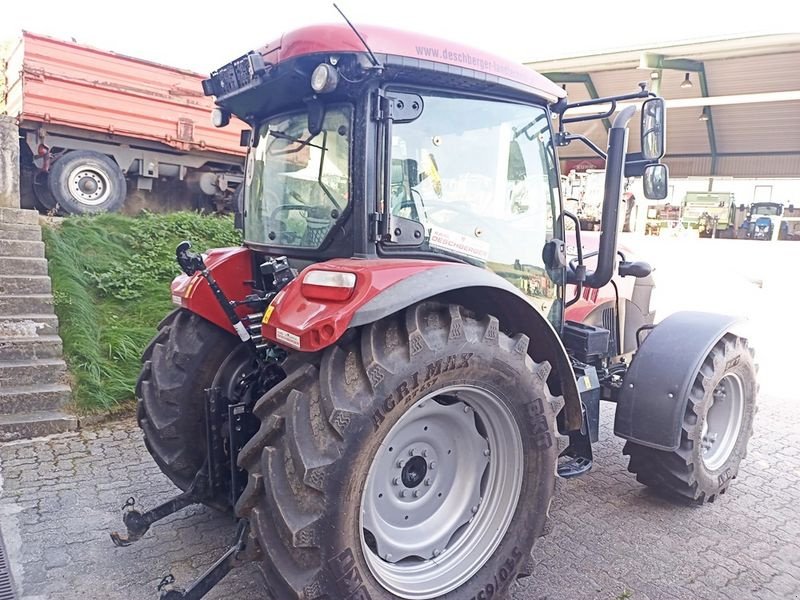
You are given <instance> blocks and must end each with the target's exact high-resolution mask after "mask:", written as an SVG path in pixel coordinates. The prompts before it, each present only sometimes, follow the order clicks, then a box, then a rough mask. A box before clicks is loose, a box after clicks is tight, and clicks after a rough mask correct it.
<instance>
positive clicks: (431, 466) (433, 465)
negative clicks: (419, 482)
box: [428, 461, 436, 469]
mask: <svg viewBox="0 0 800 600" xmlns="http://www.w3.org/2000/svg"><path fill="white" fill-rule="evenodd" d="M428 467H429V468H430V469H435V468H436V461H433V462H432V463H431V464H430V465H428Z"/></svg>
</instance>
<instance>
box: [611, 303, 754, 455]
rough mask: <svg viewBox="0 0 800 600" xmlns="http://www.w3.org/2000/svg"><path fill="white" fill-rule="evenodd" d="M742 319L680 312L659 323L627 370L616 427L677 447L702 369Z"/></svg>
mask: <svg viewBox="0 0 800 600" xmlns="http://www.w3.org/2000/svg"><path fill="white" fill-rule="evenodd" d="M741 322H742V320H741V319H739V318H737V317H730V316H726V315H718V314H713V313H703V312H678V313H674V314H672V315H670V316H669V317H667V318H666V319H664V320H663V321H662V322H661V323H659V324H658V326H656V327H655V328H654V329H653V330H652V331H651V332H650V333H649V334H648V336H647V337H646V338H645V340H644V342H643V343H642V345H641V347H640V348H639V350H638V351H637V352H636V355H635V356H634V357H633V361H632V362H631V366H630V368H629V369H628V372H627V373H626V374H625V379H624V380H623V383H622V391H621V392H620V394H619V399H618V401H617V414H616V417H615V421H614V433H615V434H616V435H617V436H619V437H621V438H623V439H626V440H629V441H631V442H634V443H636V444H640V445H642V446H647V447H649V448H656V449H657V450H664V451H667V452H673V451H675V450H677V449H678V446H679V444H680V438H681V426H682V424H683V416H684V413H685V412H686V405H687V403H688V402H689V393H690V391H691V386H692V384H693V382H694V380H695V378H696V377H697V373H698V372H699V370H700V367H701V366H702V365H703V361H704V360H705V358H706V356H708V353H709V352H710V351H711V349H712V348H713V347H714V345H715V344H716V343H717V342H718V341H719V340H721V339H722V336H724V335H725V334H726V333H728V332H729V331H731V329H732V328H733V327H734V326H736V325H738V324H739V323H741Z"/></svg>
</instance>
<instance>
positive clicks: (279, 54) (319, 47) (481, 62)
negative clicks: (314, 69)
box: [260, 24, 566, 102]
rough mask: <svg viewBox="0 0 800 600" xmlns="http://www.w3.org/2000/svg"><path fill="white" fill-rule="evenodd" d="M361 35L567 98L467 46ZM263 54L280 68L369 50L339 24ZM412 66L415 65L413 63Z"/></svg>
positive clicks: (366, 29) (382, 30)
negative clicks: (291, 62)
mask: <svg viewBox="0 0 800 600" xmlns="http://www.w3.org/2000/svg"><path fill="white" fill-rule="evenodd" d="M358 31H359V33H361V35H362V36H363V37H364V39H365V40H366V42H367V44H368V45H369V47H370V49H371V50H372V51H373V52H374V53H375V54H389V55H394V56H402V57H406V58H412V59H417V60H424V61H431V62H437V63H443V64H448V65H451V66H454V67H463V68H467V69H472V70H474V71H479V72H482V73H488V74H490V75H494V76H497V77H502V78H504V79H506V80H508V81H510V82H513V83H514V84H516V87H520V88H522V89H524V90H526V91H528V92H532V93H534V94H536V95H537V96H541V97H544V98H546V99H547V100H549V101H551V102H553V101H556V100H558V99H559V98H563V97H564V96H566V92H565V91H564V90H563V89H562V88H561V87H560V86H558V85H556V84H554V83H553V82H551V81H550V80H549V79H547V78H546V77H545V76H544V75H540V74H539V73H537V72H536V71H534V70H533V69H530V68H528V67H525V66H523V65H521V64H519V63H516V62H514V61H511V60H508V59H507V58H502V57H500V56H496V55H494V54H490V53H488V52H484V51H483V50H478V49H476V48H471V47H469V46H466V45H464V44H460V43H457V42H451V41H448V40H443V39H440V38H435V37H430V36H426V35H420V34H417V33H410V32H405V31H399V30H397V29H390V28H388V27H377V26H372V25H364V26H360V25H359V26H358ZM260 52H261V54H262V55H263V57H264V60H265V61H267V62H268V63H273V64H276V63H279V62H281V61H285V60H288V59H290V58H294V57H297V56H303V55H307V54H319V53H324V54H336V53H344V52H358V53H363V52H366V50H365V48H364V44H362V43H361V41H360V40H359V39H358V37H357V36H356V35H355V33H353V31H352V30H351V29H350V28H349V27H348V26H347V25H345V24H335V25H314V26H310V27H303V28H302V29H297V30H295V31H291V32H289V33H286V34H284V35H283V36H282V37H281V38H280V39H278V40H275V41H273V42H271V43H269V44H267V45H266V46H264V47H263V48H261V49H260ZM411 66H414V65H413V64H409V67H411Z"/></svg>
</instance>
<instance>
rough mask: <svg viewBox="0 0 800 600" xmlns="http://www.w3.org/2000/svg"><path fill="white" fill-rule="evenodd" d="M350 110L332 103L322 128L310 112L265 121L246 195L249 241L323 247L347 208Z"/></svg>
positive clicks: (251, 160)
mask: <svg viewBox="0 0 800 600" xmlns="http://www.w3.org/2000/svg"><path fill="white" fill-rule="evenodd" d="M350 128H351V124H350V110H349V108H347V107H333V108H328V110H327V111H326V114H325V118H324V120H323V123H322V128H321V131H320V132H319V133H317V134H316V135H312V134H311V133H310V132H309V130H308V114H307V113H296V114H291V115H283V116H280V117H276V118H274V119H270V120H268V121H267V122H265V123H263V124H262V125H261V126H260V128H259V130H258V133H257V140H256V146H255V148H254V149H253V150H252V151H251V152H250V158H249V164H248V167H247V187H246V194H245V205H246V213H245V236H246V239H247V240H248V241H249V242H255V243H262V244H269V245H278V246H295V247H303V248H318V247H319V246H320V245H322V243H323V242H324V240H325V238H326V236H327V235H328V232H329V231H330V230H331V228H332V227H333V225H334V223H335V222H336V221H337V220H338V219H339V217H340V216H341V215H342V212H343V211H344V209H345V208H346V207H347V202H348V197H349V186H348V183H349V173H350V134H351V131H350Z"/></svg>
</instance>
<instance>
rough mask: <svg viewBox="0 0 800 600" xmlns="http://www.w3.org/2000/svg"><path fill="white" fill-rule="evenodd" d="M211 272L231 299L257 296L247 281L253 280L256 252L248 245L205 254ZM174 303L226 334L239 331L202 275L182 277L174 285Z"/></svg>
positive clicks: (243, 310) (239, 309) (241, 309)
mask: <svg viewBox="0 0 800 600" xmlns="http://www.w3.org/2000/svg"><path fill="white" fill-rule="evenodd" d="M204 256H205V263H206V266H207V267H208V270H209V271H211V274H212V275H213V276H214V279H216V280H217V283H218V284H219V287H220V288H221V289H222V291H223V292H225V295H226V296H227V297H228V300H243V299H244V298H245V296H247V295H248V294H252V293H253V288H252V286H249V285H248V284H247V283H246V282H248V281H252V280H253V251H252V250H250V249H249V248H246V247H244V246H242V247H238V248H215V249H214V250H209V251H208V252H207V253H204ZM171 293H172V303H173V304H175V305H176V306H180V307H182V308H185V309H187V310H190V311H191V312H193V313H195V314H197V315H199V316H201V317H203V318H204V319H206V320H207V321H211V322H212V323H214V325H218V326H219V327H221V328H222V329H225V330H226V331H230V332H231V333H233V334H236V332H235V331H234V329H233V325H231V322H230V321H229V320H228V317H227V316H225V311H223V310H222V307H221V306H220V305H219V302H217V299H216V297H215V296H214V292H212V291H211V288H210V287H209V286H208V282H207V281H206V280H205V279H204V278H203V276H202V275H200V273H195V274H194V275H192V276H189V275H178V276H177V277H176V278H175V279H174V280H173V281H172V286H171ZM236 312H237V314H238V315H239V316H240V317H244V316H245V314H247V307H246V306H239V307H237V308H236Z"/></svg>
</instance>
